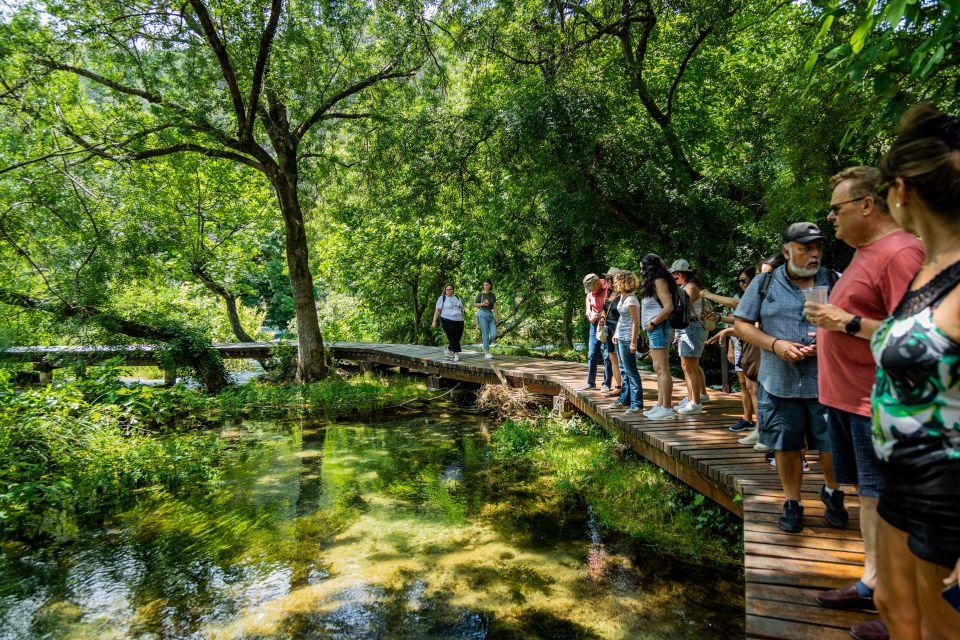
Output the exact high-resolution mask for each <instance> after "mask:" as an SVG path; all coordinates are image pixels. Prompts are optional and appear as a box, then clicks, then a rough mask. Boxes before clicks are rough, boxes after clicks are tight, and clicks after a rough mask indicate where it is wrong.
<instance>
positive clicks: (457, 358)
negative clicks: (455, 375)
mask: <svg viewBox="0 0 960 640" xmlns="http://www.w3.org/2000/svg"><path fill="white" fill-rule="evenodd" d="M453 361H454V362H460V354H459V353H455V354H453Z"/></svg>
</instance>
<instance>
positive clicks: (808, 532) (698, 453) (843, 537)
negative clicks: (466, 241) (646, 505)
mask: <svg viewBox="0 0 960 640" xmlns="http://www.w3.org/2000/svg"><path fill="white" fill-rule="evenodd" d="M273 346H274V345H273V344H272V343H251V344H245V345H238V344H225V345H215V347H216V348H217V349H218V350H219V351H220V352H221V353H222V354H223V356H224V357H225V358H262V357H266V356H268V355H269V353H270V352H271V351H272V349H273ZM292 346H295V345H292ZM327 346H328V348H329V349H331V350H332V351H333V353H334V356H335V357H336V358H340V359H343V360H353V361H357V362H360V363H379V364H383V365H389V366H398V367H401V368H405V369H409V370H412V371H419V372H423V373H428V374H430V375H435V376H440V377H443V378H448V379H453V380H463V381H469V382H477V383H486V384H508V385H511V386H524V387H527V388H529V389H530V390H531V391H533V392H535V393H546V394H552V395H561V394H562V395H563V396H564V397H565V398H566V400H567V401H569V402H570V403H572V404H573V405H574V406H576V407H577V408H578V409H579V410H580V411H582V412H583V413H585V414H586V415H588V416H590V417H591V418H592V419H593V420H595V421H596V422H597V423H599V424H600V425H602V426H603V427H604V429H606V430H607V431H608V432H609V433H611V434H613V435H616V436H617V437H618V438H620V439H621V440H622V441H624V442H626V443H628V444H629V445H630V446H631V447H632V448H633V449H634V450H635V451H636V452H637V453H639V454H640V455H641V456H643V457H645V458H647V459H648V460H650V461H651V462H653V463H654V464H656V465H658V466H660V467H661V468H663V469H665V470H666V471H668V472H669V473H670V474H672V475H673V476H675V477H676V478H678V479H679V480H681V481H683V482H685V483H686V484H688V485H689V486H691V487H692V488H694V489H696V490H697V491H699V492H700V493H703V494H704V495H706V496H708V497H709V498H711V499H713V500H714V501H716V502H717V503H718V504H720V505H722V506H724V507H725V508H727V509H728V510H730V511H732V512H733V513H735V514H737V515H739V516H740V517H742V518H743V529H744V574H745V583H746V584H745V589H746V633H747V637H749V638H784V639H807V638H810V639H814V638H816V639H818V640H819V639H821V638H827V639H829V638H848V637H849V635H848V633H847V630H848V628H849V627H850V625H852V624H854V623H855V622H858V621H860V620H866V619H869V618H871V617H875V616H876V613H875V612H857V611H853V612H846V611H836V610H831V609H826V608H823V607H820V606H818V605H817V602H816V600H815V597H816V594H817V593H818V592H819V591H822V590H824V589H832V588H836V587H840V586H844V585H847V584H849V583H851V582H853V581H854V580H856V579H857V578H859V577H860V570H861V566H862V564H863V542H862V540H861V539H860V532H859V517H858V516H859V513H858V511H859V510H858V505H857V500H856V496H848V500H847V504H848V508H849V511H850V516H851V517H850V519H851V522H850V525H849V527H848V528H847V529H843V530H837V529H832V528H830V527H828V526H827V525H826V522H825V521H824V519H823V511H824V508H823V505H822V504H821V502H820V500H819V490H820V486H821V485H822V483H823V476H822V475H821V474H820V472H819V468H818V467H819V462H818V461H817V459H816V457H815V456H813V455H811V456H808V459H809V461H810V463H811V471H810V472H809V473H808V474H806V475H805V478H804V485H803V491H804V493H803V503H804V508H805V515H806V527H805V528H804V529H803V531H801V532H800V533H798V534H787V533H784V532H782V531H780V529H779V528H778V526H777V517H778V515H779V513H780V509H781V507H782V503H783V497H782V494H781V492H780V484H779V481H778V479H777V475H776V469H775V468H774V467H772V466H771V465H770V464H769V463H767V462H766V461H765V460H764V458H763V456H762V454H759V453H757V452H755V451H753V449H752V448H750V447H745V446H743V445H740V444H738V443H737V439H738V438H739V437H740V434H736V433H732V432H730V431H729V430H728V429H727V427H728V426H729V425H731V424H733V423H734V422H736V420H737V417H738V414H739V412H740V400H739V397H738V396H736V395H731V394H722V393H717V392H712V391H711V392H710V398H711V402H710V403H709V404H708V405H707V406H706V411H705V413H704V414H702V415H698V416H690V417H680V418H679V419H676V420H671V421H651V420H647V419H646V418H644V417H643V416H640V415H637V414H629V415H628V414H627V413H626V412H625V410H624V409H623V408H613V407H611V406H610V405H611V401H612V399H610V398H605V397H603V396H601V394H600V393H599V392H598V391H586V392H584V391H579V389H580V388H581V387H582V386H583V385H584V383H585V380H586V366H585V365H583V364H580V363H572V362H558V361H552V360H546V359H542V358H527V357H521V356H509V355H498V356H497V357H496V358H495V359H494V360H484V359H483V357H482V355H481V354H479V353H471V352H467V353H465V354H464V355H463V356H462V358H461V360H460V362H451V361H450V360H449V359H448V358H446V357H444V355H443V350H442V349H441V348H439V347H425V346H418V345H396V344H375V343H358V342H338V343H333V344H329V345H327ZM63 356H71V357H75V358H76V357H79V358H84V359H87V360H88V361H91V362H92V361H95V360H97V359H102V358H104V357H110V356H123V357H125V358H126V359H127V360H128V362H130V363H131V364H140V363H143V364H148V363H149V364H153V363H155V359H154V358H155V349H154V348H153V347H149V346H143V345H141V346H133V347H107V348H104V347H18V348H14V349H10V350H7V351H4V352H0V359H16V360H20V361H27V362H29V361H34V362H37V361H38V360H39V361H40V362H41V364H43V363H44V362H45V361H46V362H47V363H48V364H46V365H45V366H48V367H49V366H55V364H53V363H55V361H56V359H57V358H58V357H63ZM642 376H643V387H644V394H643V396H644V403H645V404H646V406H648V407H649V406H652V405H653V403H654V402H655V401H656V383H655V380H654V377H653V375H652V374H650V373H643V372H642ZM683 392H684V387H683V384H682V382H681V381H678V380H675V381H674V401H675V402H677V401H679V400H680V398H681V397H682V394H683Z"/></svg>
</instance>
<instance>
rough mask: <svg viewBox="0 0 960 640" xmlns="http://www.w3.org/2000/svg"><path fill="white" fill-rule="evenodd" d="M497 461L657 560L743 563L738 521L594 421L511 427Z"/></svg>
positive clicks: (498, 437) (502, 431)
mask: <svg viewBox="0 0 960 640" xmlns="http://www.w3.org/2000/svg"><path fill="white" fill-rule="evenodd" d="M492 460H493V462H494V463H495V464H496V465H498V466H499V467H501V470H502V471H503V472H505V473H520V474H524V473H525V474H528V475H531V476H537V477H540V478H541V479H545V480H546V481H547V482H548V483H549V484H550V485H551V486H552V487H553V489H554V490H555V491H557V492H558V493H560V494H570V495H571V496H572V495H573V494H576V495H579V496H580V497H582V498H583V499H584V500H585V501H586V502H587V503H588V504H589V505H590V506H591V508H592V512H593V515H594V517H595V518H596V520H597V522H598V524H600V525H601V526H603V527H605V528H607V529H611V530H615V531H621V532H623V533H626V534H628V535H630V536H632V537H634V538H636V539H637V540H639V541H641V542H642V543H643V544H645V545H648V546H649V547H650V548H651V549H653V550H655V551H657V552H662V553H669V554H671V555H675V556H677V557H680V558H684V559H687V560H692V561H696V562H704V561H708V562H713V563H716V564H719V565H728V564H729V565H737V566H739V564H740V562H741V560H742V557H741V556H742V539H741V525H740V520H739V519H738V518H737V517H736V516H734V515H732V514H730V513H727V512H726V511H725V510H724V509H723V508H722V507H720V506H719V505H717V504H715V503H713V502H712V501H710V500H708V499H706V498H704V496H702V495H700V494H698V493H696V492H695V491H693V490H691V489H690V488H688V487H687V486H686V485H684V484H682V483H681V482H679V481H678V480H676V479H674V478H673V477H672V476H670V475H669V474H668V473H667V472H665V471H663V470H662V469H660V468H659V467H657V466H655V465H653V464H650V463H649V462H646V461H643V460H640V459H637V458H634V457H632V456H631V455H626V456H624V454H623V448H622V446H621V445H620V444H619V443H618V442H617V441H616V440H615V439H614V438H612V437H610V436H608V435H607V434H606V433H605V432H604V431H603V430H602V429H601V428H600V426H599V425H597V424H596V423H594V422H592V421H590V420H588V419H586V418H583V417H580V416H575V417H573V418H571V419H569V420H562V419H559V418H554V417H547V416H540V417H538V418H535V419H520V420H507V421H505V422H503V423H502V424H501V425H500V426H499V427H498V428H497V430H496V431H495V432H494V434H493V451H492Z"/></svg>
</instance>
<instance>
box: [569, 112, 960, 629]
mask: <svg viewBox="0 0 960 640" xmlns="http://www.w3.org/2000/svg"><path fill="white" fill-rule="evenodd" d="M831 187H832V189H833V191H832V194H831V199H830V206H829V214H828V216H827V221H828V222H830V223H831V224H832V225H833V227H834V230H835V235H836V237H837V238H838V239H840V240H842V241H843V242H845V243H846V244H848V245H849V246H851V247H852V248H854V249H855V250H856V252H855V254H854V257H853V259H852V261H851V262H850V264H849V265H847V266H846V268H845V269H843V271H842V273H839V272H838V271H835V270H832V269H830V268H828V267H827V266H825V265H823V264H822V258H823V234H822V233H821V230H820V228H819V227H818V226H817V225H816V224H814V223H811V222H797V223H794V224H791V225H790V226H789V227H788V228H787V229H786V231H785V232H784V234H783V245H782V252H781V253H782V257H777V258H776V259H773V258H772V259H768V260H766V261H764V263H761V265H759V267H758V268H754V267H750V268H748V269H743V270H741V271H740V272H739V273H738V275H737V284H738V285H739V288H740V292H739V294H738V295H737V296H736V297H725V296H718V295H716V294H714V293H712V292H710V291H708V290H705V289H703V288H702V287H701V286H700V283H699V282H698V281H697V280H696V274H695V273H694V272H693V271H691V270H690V267H689V264H688V263H687V262H686V261H685V260H677V261H675V262H674V263H673V265H672V266H671V268H670V269H669V270H668V269H666V268H665V267H664V263H663V262H662V261H661V260H660V258H659V257H657V256H656V255H653V254H647V255H645V256H643V258H642V259H641V265H642V274H641V278H640V281H639V283H638V279H637V277H636V276H635V275H634V274H633V273H631V272H629V271H621V270H618V269H611V270H610V271H608V272H607V273H605V274H604V277H603V278H602V279H600V278H598V277H597V276H595V275H593V274H590V275H588V276H587V277H586V278H585V279H584V286H585V287H586V289H587V300H586V305H587V319H588V320H589V321H590V323H591V340H590V346H589V352H588V353H589V359H588V363H589V369H588V378H587V385H586V389H587V390H590V389H594V388H595V382H596V368H597V365H598V363H599V361H600V358H601V356H600V354H601V353H602V354H603V356H604V358H605V360H604V362H605V364H606V366H605V369H604V379H603V384H602V386H601V390H604V391H605V392H607V393H608V395H611V396H616V401H615V402H614V403H613V405H614V406H625V407H627V409H626V411H627V413H636V412H639V411H641V410H642V408H643V400H642V394H641V388H640V378H639V375H638V374H637V367H636V353H637V338H638V336H639V333H640V331H641V329H642V330H644V331H646V335H647V339H648V340H649V345H650V353H651V354H652V358H653V365H654V371H655V372H656V377H657V404H656V405H655V406H654V407H653V408H651V409H650V410H649V411H646V412H644V413H643V415H644V416H646V417H647V418H649V419H651V420H670V419H675V418H676V415H677V414H680V415H684V414H695V413H700V412H701V411H702V410H703V409H702V405H703V403H704V402H706V401H708V400H709V397H708V396H707V395H706V394H705V391H706V390H705V386H704V384H703V378H702V370H701V369H700V368H699V362H698V359H699V357H700V355H701V353H702V350H703V345H704V329H703V326H702V314H703V307H702V306H698V305H697V303H698V302H700V303H701V305H702V302H701V301H703V300H708V301H710V302H713V303H716V304H717V305H723V306H727V307H730V308H731V309H732V317H729V318H727V320H729V321H732V323H733V327H732V328H730V329H725V330H723V331H721V332H720V334H718V335H717V336H714V338H712V339H711V340H710V342H718V341H720V340H721V339H722V337H724V336H730V337H734V336H735V338H736V345H737V346H736V347H735V352H736V355H735V359H736V360H735V361H736V364H737V367H736V368H737V373H738V376H739V377H740V381H741V388H742V393H741V399H742V404H743V417H742V418H741V419H740V420H739V421H738V423H737V424H736V425H734V426H732V427H731V430H734V431H747V430H750V433H749V434H748V435H747V436H746V437H745V438H744V439H742V440H741V442H742V443H743V444H753V445H755V446H756V447H757V448H758V449H760V450H762V451H767V450H769V451H770V452H771V453H772V456H773V458H774V462H775V464H776V467H777V473H778V476H779V479H780V484H781V487H782V490H783V493H784V498H785V500H784V503H783V509H782V513H781V515H780V517H779V526H780V529H782V530H783V531H785V532H790V533H796V532H800V531H801V530H803V527H804V505H803V496H802V490H803V486H802V480H803V473H804V470H805V468H806V464H807V462H806V459H805V456H804V453H805V451H806V450H808V449H809V450H811V451H816V452H817V453H818V455H819V461H820V468H821V470H822V472H823V478H824V484H823V485H822V486H821V488H820V491H819V498H820V501H821V502H822V503H823V505H824V519H825V520H826V522H827V524H828V525H830V526H832V527H837V528H843V527H846V526H847V525H848V523H849V515H848V513H847V510H846V508H845V506H844V498H845V495H844V492H843V490H842V489H841V488H840V486H841V485H847V486H852V487H854V488H855V490H856V491H857V493H858V495H859V502H860V518H859V526H860V530H861V534H862V537H863V541H864V567H863V572H862V575H861V577H860V579H859V580H857V581H856V582H854V583H853V584H850V585H848V586H846V587H844V588H840V589H835V590H831V591H826V592H823V593H821V594H819V595H818V596H817V600H818V601H819V603H820V604H821V605H824V606H828V607H835V608H873V607H876V608H877V609H878V611H879V612H880V614H881V617H882V619H878V620H868V621H864V622H860V623H857V624H855V625H853V627H852V628H851V634H852V635H853V637H855V638H861V639H871V640H872V639H882V638H889V637H894V638H918V639H919V638H960V587H958V586H957V579H958V577H960V286H958V284H960V117H956V116H947V115H945V114H943V113H941V112H940V111H938V110H937V109H935V108H934V107H932V106H930V105H920V106H918V107H914V108H913V109H911V110H910V111H909V112H908V113H907V115H906V116H905V117H904V119H903V122H902V124H901V130H900V135H899V138H898V139H897V140H896V142H895V143H894V145H893V147H892V148H891V149H890V151H889V152H888V153H887V155H886V156H885V157H884V158H883V161H882V163H881V165H880V167H879V168H874V167H863V166H860V167H852V168H850V169H847V170H845V171H842V172H840V173H838V174H837V175H835V176H834V177H833V178H832V181H831ZM918 238H919V239H918ZM638 288H639V293H636V292H637V290H638ZM678 288H682V290H683V291H684V293H685V294H686V300H685V301H684V302H685V303H686V304H689V305H690V309H691V313H690V322H689V324H686V325H685V326H684V328H683V329H676V330H675V329H674V328H673V326H672V325H671V318H672V317H673V316H672V313H673V311H674V306H675V305H676V304H677V303H678V300H682V299H683V297H682V296H679V295H678ZM601 326H604V327H605V328H606V330H604V331H598V329H599V328H600V327H601ZM674 332H675V333H676V340H675V343H676V346H677V350H678V352H679V355H680V359H681V363H682V365H683V373H684V378H685V381H686V387H687V395H686V397H685V398H684V401H683V402H682V403H681V405H680V406H679V407H678V408H677V409H676V410H675V409H674V408H673V407H672V406H671V392H672V390H671V387H670V374H669V369H668V366H667V363H668V358H667V347H668V346H669V345H670V343H671V336H672V335H673V334H674ZM604 336H608V337H607V339H606V341H604V340H603V338H604ZM608 357H609V360H607V359H606V358H608ZM616 368H618V369H619V374H620V376H619V378H618V376H617V375H616V371H615V369H616ZM621 379H622V385H621V384H620V380H621ZM611 385H616V386H620V387H621V388H620V389H617V388H616V387H614V388H610V387H611ZM754 416H755V417H754ZM945 587H946V588H945Z"/></svg>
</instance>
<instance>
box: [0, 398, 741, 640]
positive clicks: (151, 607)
mask: <svg viewBox="0 0 960 640" xmlns="http://www.w3.org/2000/svg"><path fill="white" fill-rule="evenodd" d="M485 427H486V425H484V424H482V419H478V418H476V417H475V416H463V415H457V414H452V415H437V414H432V415H426V414H418V415H411V416H408V417H406V418H403V419H393V420H391V421H388V422H382V423H379V424H352V423H332V424H325V423H317V422H312V423H284V424H266V423H247V424H243V425H239V426H236V425H233V426H230V427H229V428H225V429H224V437H226V438H232V439H234V440H236V442H237V446H238V447H242V449H243V451H244V460H243V462H242V463H241V464H239V465H238V466H237V467H236V468H235V469H233V470H232V471H231V473H230V475H229V479H228V481H227V482H226V483H225V484H224V485H223V487H222V488H221V490H220V491H218V492H216V493H215V494H214V495H212V496H211V495H204V496H195V497H179V498H177V497H173V496H170V495H166V494H162V493H153V494H149V495H145V496H143V499H142V500H141V501H140V502H139V504H138V506H137V507H136V508H135V509H132V510H131V511H129V512H127V513H124V514H122V515H120V516H119V517H116V518H114V519H113V521H111V522H110V523H108V525H107V526H106V527H104V528H103V529H100V530H97V531H94V532H91V533H89V534H88V535H86V536H85V537H84V538H83V539H81V540H80V541H79V542H77V543H75V544H73V545H72V546H70V547H69V548H66V549H59V550H46V551H40V552H38V551H29V552H27V551H24V550H22V549H17V548H13V547H11V548H8V549H6V550H5V552H4V554H3V556H2V559H0V638H4V639H6V638H54V637H55V638H78V639H79V638H145V639H146V638H149V639H154V638H211V639H220V638H222V639H229V638H290V639H293V638H331V639H333V638H344V639H346V638H350V639H356V638H360V639H364V638H371V639H373V638H451V639H472V638H477V639H483V638H551V639H557V638H561V639H562V638H580V639H585V638H705V637H706V638H709V637H720V636H721V635H723V636H726V635H729V634H730V633H735V634H738V635H742V632H743V628H742V619H743V609H742V606H743V605H742V596H741V594H742V585H741V584H738V583H737V582H736V580H735V579H734V580H731V579H730V578H728V577H724V576H716V575H708V572H705V571H704V570H702V569H699V568H696V567H689V566H686V565H679V564H676V563H675V562H672V561H670V560H668V559H665V558H663V557H651V556H650V555H649V554H647V553H646V552H644V551H643V550H642V549H640V548H637V547H636V546H635V545H633V544H631V543H630V542H629V541H626V540H624V539H621V538H617V537H612V536H609V535H608V536H606V538H607V539H605V536H604V535H603V534H602V532H601V531H599V530H598V529H597V527H596V526H595V524H594V523H593V521H592V519H591V518H590V517H589V511H588V509H587V508H586V507H585V506H584V505H581V504H578V503H571V502H570V501H569V500H558V499H557V497H556V495H554V493H553V492H551V491H549V488H548V487H543V486H541V485H540V484H538V482H537V481H536V479H535V478H534V479H528V480H517V479H505V478H498V477H494V474H492V473H491V472H490V470H489V468H488V465H487V453H488V450H487V447H488V445H487V441H486V439H485V437H484V429H485Z"/></svg>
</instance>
